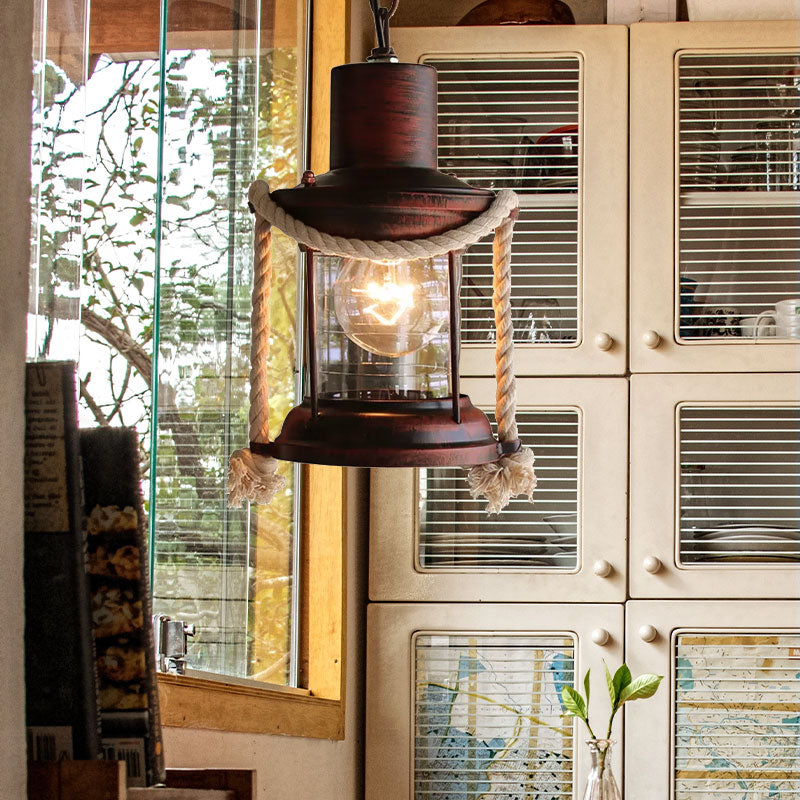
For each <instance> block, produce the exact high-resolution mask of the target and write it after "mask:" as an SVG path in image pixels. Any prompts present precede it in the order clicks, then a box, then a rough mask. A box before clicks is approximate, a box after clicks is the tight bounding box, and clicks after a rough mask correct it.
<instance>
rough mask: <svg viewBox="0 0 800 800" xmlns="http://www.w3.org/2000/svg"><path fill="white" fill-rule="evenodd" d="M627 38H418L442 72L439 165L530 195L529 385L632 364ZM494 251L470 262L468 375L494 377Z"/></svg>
mask: <svg viewBox="0 0 800 800" xmlns="http://www.w3.org/2000/svg"><path fill="white" fill-rule="evenodd" d="M627 38H628V36H627V28H625V27H622V26H580V27H575V28H567V27H561V26H558V27H554V28H543V27H540V26H534V27H522V28H514V29H510V28H508V27H505V28H503V27H491V28H481V27H478V28H475V27H465V28H406V29H399V30H397V31H396V32H395V33H394V37H393V40H392V43H393V45H394V47H395V48H396V50H397V52H398V53H399V54H400V57H401V58H402V59H403V60H406V61H419V62H422V63H426V64H430V65H432V66H434V67H435V68H436V69H437V70H438V73H439V109H438V112H439V113H438V124H439V137H438V138H439V169H440V170H442V171H443V172H447V173H451V174H453V175H456V176H457V177H458V178H461V179H462V180H465V181H467V182H468V183H471V184H473V185H475V186H480V187H484V188H490V189H501V188H511V189H514V191H516V192H517V193H518V194H519V196H520V214H519V219H518V220H517V224H516V227H515V231H514V241H513V248H512V270H513V278H512V284H513V286H512V299H511V302H512V313H513V318H514V340H515V343H516V354H515V364H516V369H517V373H518V374H520V375H543V374H544V375H570V374H573V375H575V374H612V375H621V374H623V373H624V371H625V366H626V352H625V340H626V321H625V320H626V315H625V314H626V312H625V275H626V259H627V248H626V238H627V225H626V222H627V202H626V197H627V194H626V182H627ZM491 265H492V247H491V241H489V240H486V241H484V242H482V243H480V244H478V245H475V246H474V247H472V248H470V249H469V250H468V251H467V252H466V253H465V255H464V259H463V281H462V286H461V337H462V342H463V349H462V356H461V372H462V374H463V375H473V376H480V375H484V376H485V375H493V374H494V340H493V337H494V332H493V324H494V323H493V320H494V314H493V311H492V300H491V298H492V268H491Z"/></svg>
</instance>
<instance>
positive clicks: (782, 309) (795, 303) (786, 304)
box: [775, 297, 800, 325]
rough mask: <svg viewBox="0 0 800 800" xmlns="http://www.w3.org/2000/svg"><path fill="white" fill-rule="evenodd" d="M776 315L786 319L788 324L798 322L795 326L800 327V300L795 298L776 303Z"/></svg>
mask: <svg viewBox="0 0 800 800" xmlns="http://www.w3.org/2000/svg"><path fill="white" fill-rule="evenodd" d="M775 313H776V314H777V315H778V316H779V317H785V318H786V321H787V323H788V322H791V320H796V322H795V323H794V324H797V325H800V298H798V297H794V298H791V299H789V300H781V301H779V302H777V303H775Z"/></svg>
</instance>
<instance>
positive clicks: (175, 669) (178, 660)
mask: <svg viewBox="0 0 800 800" xmlns="http://www.w3.org/2000/svg"><path fill="white" fill-rule="evenodd" d="M196 633H197V628H196V627H195V626H194V625H188V624H187V623H185V622H184V621H183V620H180V619H171V618H170V617H168V616H167V615H166V614H154V615H153V638H154V640H155V645H156V669H158V671H159V672H169V673H172V674H173V675H185V674H186V653H187V651H188V643H189V642H188V640H189V637H194V635H195V634H196Z"/></svg>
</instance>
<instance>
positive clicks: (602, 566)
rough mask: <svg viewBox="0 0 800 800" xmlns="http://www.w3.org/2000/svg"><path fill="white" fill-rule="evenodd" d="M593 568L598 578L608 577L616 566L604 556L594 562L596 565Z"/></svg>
mask: <svg viewBox="0 0 800 800" xmlns="http://www.w3.org/2000/svg"><path fill="white" fill-rule="evenodd" d="M592 569H593V570H594V574H595V575H597V577H598V578H607V577H608V576H609V575H610V574H611V572H612V571H613V569H614V568H613V567H612V566H611V564H609V562H608V561H606V560H605V559H604V558H599V559H598V560H597V561H595V562H594V566H593V567H592Z"/></svg>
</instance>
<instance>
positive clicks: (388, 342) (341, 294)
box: [333, 258, 450, 358]
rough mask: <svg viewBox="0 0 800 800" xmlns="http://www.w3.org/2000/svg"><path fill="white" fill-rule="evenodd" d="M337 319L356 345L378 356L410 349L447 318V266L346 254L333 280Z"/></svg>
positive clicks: (431, 335)
mask: <svg viewBox="0 0 800 800" xmlns="http://www.w3.org/2000/svg"><path fill="white" fill-rule="evenodd" d="M333 307H334V311H335V313H336V319H337V320H338V322H339V324H340V325H341V326H342V330H343V331H344V332H345V334H346V335H347V337H348V338H349V339H351V340H352V341H353V342H355V343H356V344H357V345H359V347H363V348H364V349H365V350H368V351H369V352H370V353H375V354H376V355H381V356H390V357H392V358H396V357H398V356H403V355H407V354H408V353H413V352H414V351H416V350H419V349H420V348H422V347H425V345H426V344H428V343H429V342H431V341H432V340H433V338H434V337H435V336H436V334H437V333H439V331H440V330H441V329H442V327H443V326H444V325H445V324H446V323H447V321H448V319H449V313H450V306H449V299H448V276H447V267H446V266H445V265H444V264H443V263H442V262H441V261H440V262H439V263H437V262H436V260H435V259H432V258H420V259H415V260H414V261H392V262H380V261H366V260H359V261H356V260H355V259H346V260H345V261H344V267H343V269H342V273H341V275H340V276H339V278H338V279H337V280H336V283H335V284H334V285H333Z"/></svg>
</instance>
